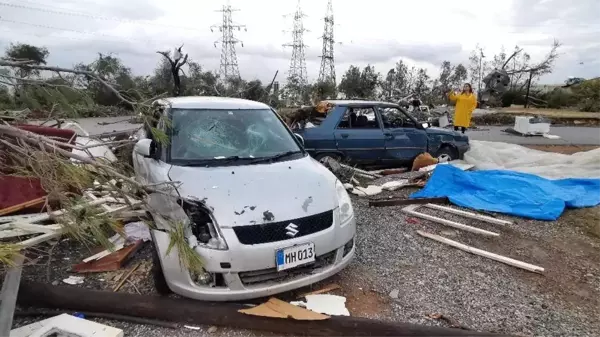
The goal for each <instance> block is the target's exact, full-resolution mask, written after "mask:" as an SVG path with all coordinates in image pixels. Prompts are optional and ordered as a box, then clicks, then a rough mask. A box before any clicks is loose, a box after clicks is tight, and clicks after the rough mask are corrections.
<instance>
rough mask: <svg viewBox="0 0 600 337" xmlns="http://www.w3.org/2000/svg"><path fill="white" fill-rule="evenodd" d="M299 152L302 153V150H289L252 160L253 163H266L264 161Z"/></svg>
mask: <svg viewBox="0 0 600 337" xmlns="http://www.w3.org/2000/svg"><path fill="white" fill-rule="evenodd" d="M298 153H302V151H297V150H296V151H287V152H283V153H280V154H276V155H274V156H269V157H261V158H256V159H255V160H253V161H251V162H250V163H251V164H257V163H264V162H269V161H275V160H278V159H281V158H284V157H289V156H291V155H294V154H298Z"/></svg>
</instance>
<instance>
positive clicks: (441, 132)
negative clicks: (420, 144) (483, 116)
mask: <svg viewBox="0 0 600 337" xmlns="http://www.w3.org/2000/svg"><path fill="white" fill-rule="evenodd" d="M425 132H427V134H428V135H448V136H455V135H458V132H456V131H454V130H448V129H444V128H438V127H435V126H432V127H429V128H427V129H425Z"/></svg>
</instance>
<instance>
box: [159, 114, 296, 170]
mask: <svg viewBox="0 0 600 337" xmlns="http://www.w3.org/2000/svg"><path fill="white" fill-rule="evenodd" d="M171 116H172V117H171V128H172V132H171V142H170V148H171V160H175V161H177V160H181V161H194V160H220V159H222V158H227V157H239V158H250V159H252V158H262V157H270V156H275V155H278V154H281V153H285V152H289V151H301V149H300V148H299V146H298V144H297V143H296V141H295V140H294V139H293V136H292V135H291V134H290V133H289V132H288V130H287V129H286V128H285V126H284V125H283V123H282V122H281V121H280V120H279V118H277V116H276V115H275V113H274V112H273V111H272V110H270V109H250V110H224V109H172V114H171Z"/></svg>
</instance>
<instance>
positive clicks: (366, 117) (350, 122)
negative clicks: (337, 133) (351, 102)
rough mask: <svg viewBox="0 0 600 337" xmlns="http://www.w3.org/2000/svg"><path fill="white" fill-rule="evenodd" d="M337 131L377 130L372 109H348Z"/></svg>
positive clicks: (377, 124) (377, 125) (375, 117)
mask: <svg viewBox="0 0 600 337" xmlns="http://www.w3.org/2000/svg"><path fill="white" fill-rule="evenodd" d="M337 128H338V129H379V122H378V121H377V115H376V114H375V110H373V108H362V107H361V108H358V107H349V108H347V109H346V112H344V116H342V119H341V120H340V122H339V124H338V127H337Z"/></svg>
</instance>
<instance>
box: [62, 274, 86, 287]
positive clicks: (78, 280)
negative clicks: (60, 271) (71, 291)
mask: <svg viewBox="0 0 600 337" xmlns="http://www.w3.org/2000/svg"><path fill="white" fill-rule="evenodd" d="M84 279H85V277H83V276H69V277H67V278H66V279H64V280H62V281H63V282H64V283H66V284H70V285H73V286H74V285H76V284H82V283H83V280H84Z"/></svg>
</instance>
